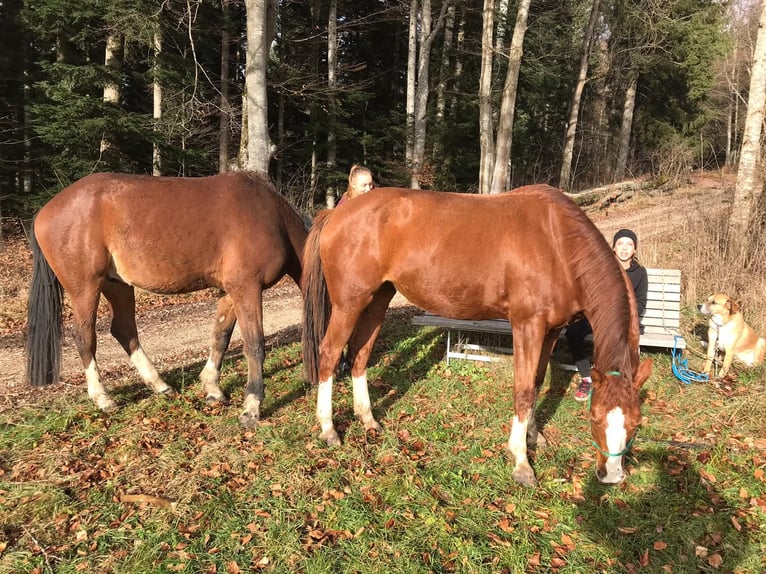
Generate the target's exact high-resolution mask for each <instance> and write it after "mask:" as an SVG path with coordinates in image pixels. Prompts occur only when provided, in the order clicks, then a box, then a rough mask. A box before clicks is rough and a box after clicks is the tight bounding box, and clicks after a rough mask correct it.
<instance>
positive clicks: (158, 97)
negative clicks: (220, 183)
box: [152, 23, 162, 176]
mask: <svg viewBox="0 0 766 574" xmlns="http://www.w3.org/2000/svg"><path fill="white" fill-rule="evenodd" d="M161 54H162V33H161V32H160V29H159V23H158V24H157V31H156V32H155V33H154V62H153V66H154V78H153V81H152V88H153V90H152V91H153V102H152V103H153V110H152V118H153V120H154V135H155V141H154V143H153V144H152V175H155V176H158V175H162V153H161V151H160V144H159V141H158V139H159V134H160V133H161V126H160V122H161V121H162V84H161V83H160V73H159V72H160V55H161Z"/></svg>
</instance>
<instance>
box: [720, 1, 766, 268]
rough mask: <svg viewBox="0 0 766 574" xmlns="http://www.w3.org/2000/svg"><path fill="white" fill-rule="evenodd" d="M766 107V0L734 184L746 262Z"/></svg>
mask: <svg viewBox="0 0 766 574" xmlns="http://www.w3.org/2000/svg"><path fill="white" fill-rule="evenodd" d="M765 108H766V3H764V4H763V6H762V7H761V16H760V20H759V22H758V38H757V39H756V42H755V52H754V53H753V67H752V70H751V72H750V91H749V95H748V99H747V117H746V119H745V131H744V133H743V135H742V149H741V152H740V156H739V168H738V169H737V183H736V186H735V188H734V205H733V206H732V210H731V219H730V220H729V227H730V231H731V237H732V239H733V240H734V242H735V246H737V247H738V249H737V251H736V253H740V254H741V255H740V256H741V257H742V263H744V261H745V259H744V253H745V252H746V250H745V249H743V248H744V247H745V246H746V245H747V233H748V230H749V227H750V223H751V221H752V218H753V214H754V212H755V210H756V207H757V205H758V200H759V199H760V195H761V190H762V185H763V174H762V173H761V167H762V166H761V132H762V128H763V120H764V111H765Z"/></svg>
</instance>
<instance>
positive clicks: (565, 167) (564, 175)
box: [559, 0, 600, 191]
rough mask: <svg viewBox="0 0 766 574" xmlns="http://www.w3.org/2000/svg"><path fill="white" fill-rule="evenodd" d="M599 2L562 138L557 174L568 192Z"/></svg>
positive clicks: (585, 37)
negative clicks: (558, 172) (561, 151)
mask: <svg viewBox="0 0 766 574" xmlns="http://www.w3.org/2000/svg"><path fill="white" fill-rule="evenodd" d="M599 5H600V0H593V5H592V6H591V9H590V18H589V19H588V27H587V28H586V29H585V34H584V35H583V39H582V52H581V54H580V72H579V73H578V75H577V82H576V83H575V88H574V91H573V92H572V101H571V102H570V103H569V119H568V121H567V132H566V136H565V137H564V153H563V157H562V161H561V173H560V174H559V186H561V187H562V188H563V189H565V190H567V191H569V187H570V185H571V178H572V155H573V154H574V142H575V134H576V133H577V120H578V118H579V116H580V100H581V99H582V93H583V90H584V89H585V82H586V81H587V78H588V60H589V59H590V46H591V42H592V39H593V30H594V29H595V28H596V20H597V19H598V13H599Z"/></svg>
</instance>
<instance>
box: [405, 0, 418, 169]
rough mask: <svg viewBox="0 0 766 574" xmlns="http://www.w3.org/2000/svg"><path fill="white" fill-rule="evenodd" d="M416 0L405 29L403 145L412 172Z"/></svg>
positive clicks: (416, 57)
mask: <svg viewBox="0 0 766 574" xmlns="http://www.w3.org/2000/svg"><path fill="white" fill-rule="evenodd" d="M417 62H418V0H410V20H409V27H408V30H407V86H406V88H405V90H406V91H405V99H406V101H405V104H404V106H405V115H406V118H405V124H406V125H405V134H406V135H405V137H406V140H407V141H406V142H405V147H404V158H405V162H406V163H407V169H409V170H410V172H412V163H413V157H412V150H413V147H414V143H415V86H416V75H417V69H418V64H417Z"/></svg>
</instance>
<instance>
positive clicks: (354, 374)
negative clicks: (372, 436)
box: [349, 283, 396, 431]
mask: <svg viewBox="0 0 766 574" xmlns="http://www.w3.org/2000/svg"><path fill="white" fill-rule="evenodd" d="M395 294H396V289H394V287H393V285H391V284H390V283H384V284H383V286H382V287H381V288H380V290H378V292H377V293H376V294H375V296H374V297H373V300H372V302H371V303H370V304H369V305H368V306H367V308H366V309H365V310H364V311H363V312H362V315H361V316H360V318H359V320H358V321H357V326H356V329H354V333H353V334H352V335H351V339H350V341H349V355H350V356H351V357H352V360H353V364H352V366H351V381H352V383H353V390H354V414H355V415H356V416H357V418H358V419H359V420H360V421H362V424H363V425H364V428H365V430H368V431H370V430H374V431H380V430H381V426H380V424H379V423H378V421H376V420H375V417H374V416H373V414H372V407H371V403H370V394H369V390H368V385H367V362H368V361H369V359H370V354H371V353H372V348H373V346H374V345H375V340H376V339H377V338H378V334H379V333H380V328H381V327H382V325H383V320H384V319H385V316H386V310H387V309H388V305H389V303H390V302H391V299H393V297H394V295H395Z"/></svg>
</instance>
